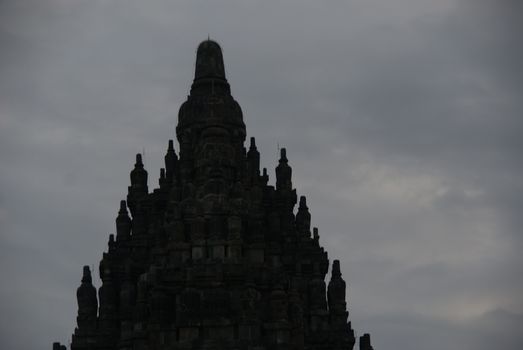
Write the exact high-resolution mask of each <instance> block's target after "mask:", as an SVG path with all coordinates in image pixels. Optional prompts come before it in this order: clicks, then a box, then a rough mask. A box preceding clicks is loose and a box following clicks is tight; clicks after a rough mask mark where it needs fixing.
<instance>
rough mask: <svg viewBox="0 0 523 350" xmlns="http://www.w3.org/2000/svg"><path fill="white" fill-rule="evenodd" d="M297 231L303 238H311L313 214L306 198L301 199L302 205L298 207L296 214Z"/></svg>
mask: <svg viewBox="0 0 523 350" xmlns="http://www.w3.org/2000/svg"><path fill="white" fill-rule="evenodd" d="M296 229H297V230H298V232H299V233H301V234H302V235H303V236H306V237H307V238H309V237H310V230H311V214H310V213H309V208H308V207H307V199H306V198H305V196H301V197H300V205H299V207H298V213H297V214H296Z"/></svg>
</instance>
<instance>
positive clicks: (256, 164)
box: [247, 137, 260, 181]
mask: <svg viewBox="0 0 523 350" xmlns="http://www.w3.org/2000/svg"><path fill="white" fill-rule="evenodd" d="M247 160H248V164H249V177H250V179H251V181H252V180H254V179H257V178H258V176H260V152H258V149H257V148H256V140H255V139H254V137H251V145H250V147H249V151H248V152H247Z"/></svg>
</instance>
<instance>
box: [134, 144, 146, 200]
mask: <svg viewBox="0 0 523 350" xmlns="http://www.w3.org/2000/svg"><path fill="white" fill-rule="evenodd" d="M131 190H132V191H133V192H136V193H139V192H140V193H141V192H145V193H147V192H148V189H147V171H146V170H145V169H144V167H143V162H142V155H141V154H140V153H138V154H137V155H136V164H134V169H133V170H132V171H131Z"/></svg>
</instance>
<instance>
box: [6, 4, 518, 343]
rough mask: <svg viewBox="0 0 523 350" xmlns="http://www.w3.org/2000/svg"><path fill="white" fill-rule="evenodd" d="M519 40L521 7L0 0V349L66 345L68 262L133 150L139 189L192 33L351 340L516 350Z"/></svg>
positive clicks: (109, 220) (167, 125)
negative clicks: (290, 211) (301, 217)
mask: <svg viewBox="0 0 523 350" xmlns="http://www.w3.org/2000/svg"><path fill="white" fill-rule="evenodd" d="M522 34H523V2H521V1H517V0H514V1H511V0H491V1H489V0H395V1H391V0H347V1H342V0H327V1H317V0H314V1H312V0H288V1H267V0H264V1H254V0H237V1H233V0H230V1H229V0H227V1H200V0H196V1H195V0H191V1H171V0H157V1H141V0H140V1H139V0H113V1H109V0H11V1H10V0H0V235H1V236H0V239H1V241H0V273H1V276H2V282H1V284H0V347H1V348H2V349H6V350H11V349H12V350H28V349H29V350H33V349H34V350H36V349H46V348H48V349H50V348H51V343H52V341H61V342H63V343H67V344H68V342H69V340H70V335H71V333H72V332H73V330H74V327H75V318H76V297H75V294H76V288H77V287H78V286H79V283H80V278H81V271H82V266H83V265H85V264H88V265H91V266H93V267H94V268H95V270H96V271H97V270H98V269H97V266H98V263H99V260H100V259H101V255H102V251H103V250H105V249H106V245H107V239H108V235H109V233H114V231H115V226H114V219H115V217H116V214H117V210H118V206H119V201H120V199H124V198H125V196H126V191H127V186H128V183H129V171H130V170H131V168H132V165H133V164H134V156H135V154H136V153H138V152H141V151H142V149H145V153H146V155H145V161H146V168H147V170H148V171H149V186H150V188H151V187H156V186H157V179H158V176H159V168H160V167H161V166H162V161H163V156H164V153H165V149H166V147H167V141H168V139H170V138H175V125H176V122H177V113H178V108H179V106H180V104H181V103H182V102H183V101H184V100H185V98H186V95H187V94H188V91H189V87H190V84H191V81H192V78H193V74H194V61H195V51H196V47H197V45H198V43H199V42H200V41H202V40H204V39H206V38H207V35H210V37H211V38H212V39H215V40H217V41H218V42H219V43H220V44H221V46H222V48H223V52H224V59H225V66H226V72H227V76H228V79H229V82H230V83H231V87H232V93H233V96H234V97H235V98H236V100H237V101H238V102H239V103H240V105H241V106H242V109H243V112H244V118H245V122H246V124H247V132H248V136H255V137H256V138H257V144H258V149H259V150H260V152H261V154H262V166H264V167H267V168H268V169H269V174H270V182H271V183H274V178H275V176H274V167H275V166H276V165H277V159H278V154H277V147H278V144H279V145H280V146H281V147H286V148H287V154H288V157H289V160H290V164H291V166H292V167H293V174H294V179H293V181H294V185H295V186H296V188H297V191H298V194H299V195H306V196H307V198H308V204H309V207H310V209H311V213H312V224H313V226H318V227H319V229H320V236H321V238H320V242H321V243H322V244H323V245H324V246H325V248H326V249H327V250H328V252H329V258H330V259H331V260H332V259H336V258H337V259H340V260H341V265H342V272H343V276H344V278H345V280H346V281H347V284H348V293H347V294H348V303H349V307H350V319H351V320H352V323H353V327H354V328H355V329H356V331H357V334H358V335H361V334H363V333H364V332H370V333H371V334H372V342H373V345H374V347H375V349H376V350H385V349H389V350H390V349H398V350H399V349H401V350H404V349H405V350H414V349H416V350H419V349H426V350H436V349H438V350H439V349H476V350H486V349H514V350H516V349H521V348H523V333H522V332H521V330H522V326H523V297H522V296H523V278H522V277H523V276H522V271H523V259H522V257H521V251H522V249H523V232H522V227H523V219H522V217H523V212H522V208H523V196H522V193H523V177H522V170H523V169H522V168H523V162H522V159H523V157H522V156H521V150H522V149H523V137H522V131H523V67H522V62H523V45H522V41H521V40H522V37H523V36H522ZM176 149H178V147H177V145H176ZM96 275H97V273H96ZM95 284H96V285H97V286H99V285H100V281H99V279H98V278H96V281H95Z"/></svg>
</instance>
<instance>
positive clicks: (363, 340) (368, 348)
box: [360, 333, 374, 350]
mask: <svg viewBox="0 0 523 350" xmlns="http://www.w3.org/2000/svg"><path fill="white" fill-rule="evenodd" d="M360 350H374V348H373V347H372V345H371V344H370V334H369V333H365V334H363V335H362V336H361V337H360Z"/></svg>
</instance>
